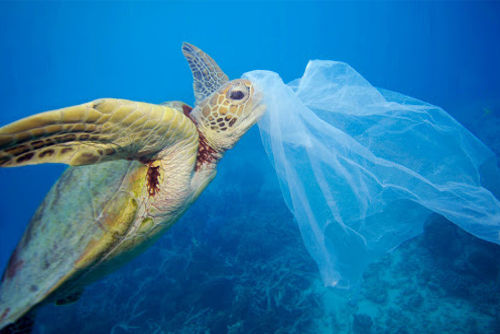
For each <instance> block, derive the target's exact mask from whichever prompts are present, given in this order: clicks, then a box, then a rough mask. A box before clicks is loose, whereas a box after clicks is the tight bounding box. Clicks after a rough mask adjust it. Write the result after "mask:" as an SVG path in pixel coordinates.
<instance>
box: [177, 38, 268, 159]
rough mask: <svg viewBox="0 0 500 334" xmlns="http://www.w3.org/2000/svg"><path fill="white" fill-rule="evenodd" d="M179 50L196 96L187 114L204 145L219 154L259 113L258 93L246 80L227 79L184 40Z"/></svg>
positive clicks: (242, 132)
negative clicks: (193, 104) (188, 70)
mask: <svg viewBox="0 0 500 334" xmlns="http://www.w3.org/2000/svg"><path fill="white" fill-rule="evenodd" d="M182 52H183V53H184V56H185V57H186V59H187V61H188V63H189V67H190V68H191V72H192V73H193V90H194V95H195V98H196V106H195V108H194V109H193V110H192V111H191V113H190V114H189V116H190V117H191V119H192V120H193V121H194V122H195V123H196V125H197V127H198V130H199V131H200V133H201V135H202V136H203V137H204V139H205V140H206V141H207V143H208V145H209V146H210V147H212V148H213V149H215V150H216V151H217V152H220V153H223V152H225V151H226V150H228V149H230V148H232V147H233V146H234V145H235V144H236V142H237V141H238V140H239V139H240V138H241V136H242V135H243V134H244V133H245V132H247V131H248V129H250V127H251V126H252V125H254V124H255V122H257V120H258V119H259V117H260V116H261V115H262V114H263V112H264V110H265V107H264V106H263V105H262V104H261V100H262V99H261V94H260V93H257V92H256V90H255V87H254V86H253V84H252V83H251V82H250V81H248V80H245V79H237V80H232V81H229V79H228V77H227V75H226V74H224V72H222V70H221V69H220V68H219V66H218V65H217V63H216V62H215V61H214V60H213V59H212V58H211V57H210V56H209V55H207V54H206V53H205V52H203V51H202V50H200V49H198V48H197V47H195V46H194V45H191V44H189V43H184V44H183V45H182Z"/></svg>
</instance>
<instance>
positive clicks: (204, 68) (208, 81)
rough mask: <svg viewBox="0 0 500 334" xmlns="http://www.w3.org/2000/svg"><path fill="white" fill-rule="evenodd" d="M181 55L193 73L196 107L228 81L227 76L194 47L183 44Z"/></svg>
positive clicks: (206, 55) (208, 57)
mask: <svg viewBox="0 0 500 334" xmlns="http://www.w3.org/2000/svg"><path fill="white" fill-rule="evenodd" d="M182 53H183V54H184V57H186V60H187V61H188V63H189V68H190V69H191V72H192V73H193V90H194V97H195V99H196V105H198V104H200V102H201V101H203V99H205V98H206V97H208V96H210V95H211V94H212V93H213V92H215V91H216V90H218V89H219V88H220V87H221V86H222V85H224V84H225V83H226V82H228V81H229V78H228V77H227V75H226V74H225V73H224V72H222V70H221V69H220V67H219V65H217V63H216V62H215V61H214V60H213V59H212V58H211V57H210V56H209V55H208V54H206V53H205V52H203V51H202V50H200V49H198V48H197V47H196V46H194V45H192V44H189V43H186V42H184V43H183V44H182Z"/></svg>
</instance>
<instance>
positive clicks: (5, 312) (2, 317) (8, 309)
mask: <svg viewBox="0 0 500 334" xmlns="http://www.w3.org/2000/svg"><path fill="white" fill-rule="evenodd" d="M9 312H10V307H7V308H6V309H5V311H3V313H2V315H0V322H1V321H3V319H5V317H6V316H7V314H9Z"/></svg>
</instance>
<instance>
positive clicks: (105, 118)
mask: <svg viewBox="0 0 500 334" xmlns="http://www.w3.org/2000/svg"><path fill="white" fill-rule="evenodd" d="M197 138H198V133H197V131H196V126H195V125H194V124H193V123H192V121H191V120H190V119H188V118H187V117H186V116H184V115H183V114H182V112H179V111H178V110H175V109H174V108H170V107H168V106H162V105H155V104H149V103H142V102H133V101H129V100H122V99H100V100H96V101H93V102H88V103H85V104H81V105H77V106H73V107H68V108H63V109H58V110H53V111H47V112H44V113H40V114H37V115H33V116H30V117H27V118H24V119H22V120H19V121H17V122H14V123H11V124H9V125H6V126H4V127H2V128H0V166H1V167H15V166H23V165H33V164H40V163H65V164H69V165H72V166H79V165H88V164H94V163H99V162H104V161H110V160H117V159H128V160H134V159H135V160H151V159H154V158H155V155H156V154H157V153H158V152H159V151H160V150H162V149H164V148H165V147H168V146H171V145H173V144H175V143H177V142H179V141H181V140H197Z"/></svg>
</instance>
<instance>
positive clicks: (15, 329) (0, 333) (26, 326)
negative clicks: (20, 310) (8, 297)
mask: <svg viewBox="0 0 500 334" xmlns="http://www.w3.org/2000/svg"><path fill="white" fill-rule="evenodd" d="M34 326H35V311H30V312H28V313H26V314H25V315H24V316H22V317H21V318H19V319H17V321H16V322H14V323H12V324H10V325H7V326H6V327H4V328H2V329H0V334H30V333H31V332H32V331H33V327H34Z"/></svg>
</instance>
